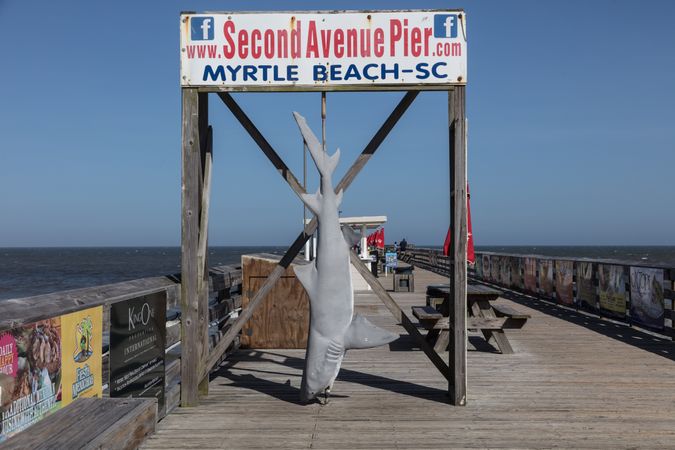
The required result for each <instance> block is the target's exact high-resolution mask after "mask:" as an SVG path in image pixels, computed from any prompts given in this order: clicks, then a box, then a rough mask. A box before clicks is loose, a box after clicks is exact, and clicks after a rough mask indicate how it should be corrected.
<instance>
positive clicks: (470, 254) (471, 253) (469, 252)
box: [443, 183, 476, 264]
mask: <svg viewBox="0 0 675 450" xmlns="http://www.w3.org/2000/svg"><path fill="white" fill-rule="evenodd" d="M466 221H467V229H468V231H469V232H468V235H469V236H468V242H467V245H466V259H467V261H469V262H470V263H471V264H473V263H475V262H476V252H475V250H474V248H473V230H472V228H471V194H470V193H469V183H467V184H466ZM451 241H452V230H451V229H450V228H449V227H448V234H446V235H445V243H444V244H443V254H444V255H445V256H448V255H449V254H450V242H451Z"/></svg>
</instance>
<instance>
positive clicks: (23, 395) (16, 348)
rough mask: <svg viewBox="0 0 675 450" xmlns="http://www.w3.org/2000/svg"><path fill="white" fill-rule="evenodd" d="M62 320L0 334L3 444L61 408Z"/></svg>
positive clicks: (0, 403) (46, 321) (0, 415)
mask: <svg viewBox="0 0 675 450" xmlns="http://www.w3.org/2000/svg"><path fill="white" fill-rule="evenodd" d="M60 400H61V319H60V318H59V317H57V318H54V319H47V320H42V321H39V322H35V323H32V324H29V325H24V326H21V327H17V328H14V329H12V330H8V331H4V332H2V333H0V442H2V441H3V440H5V439H6V438H8V437H9V436H11V435H13V434H15V433H17V432H19V431H21V430H23V429H25V428H27V427H29V426H30V425H32V424H34V423H35V422H37V421H38V420H40V419H42V418H43V417H45V416H46V415H47V414H49V413H50V412H52V411H55V410H57V409H58V408H59V407H60V406H61V401H60Z"/></svg>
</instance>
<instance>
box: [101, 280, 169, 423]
mask: <svg viewBox="0 0 675 450" xmlns="http://www.w3.org/2000/svg"><path fill="white" fill-rule="evenodd" d="M165 347H166V292H159V293H157V294H152V295H146V296H143V297H138V298H133V299H130V300H126V301H123V302H118V303H113V304H112V305H111V307H110V396H111V397H151V398H156V399H157V401H158V410H160V411H161V410H162V407H163V406H164V373H165V362H164V355H165V350H164V349H165Z"/></svg>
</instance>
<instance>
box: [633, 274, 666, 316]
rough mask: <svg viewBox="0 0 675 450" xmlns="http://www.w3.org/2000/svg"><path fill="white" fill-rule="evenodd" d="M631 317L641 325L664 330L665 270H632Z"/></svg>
mask: <svg viewBox="0 0 675 450" xmlns="http://www.w3.org/2000/svg"><path fill="white" fill-rule="evenodd" d="M630 316H631V319H632V320H633V321H634V322H637V323H639V324H642V325H646V326H648V327H651V328H657V329H663V327H664V319H665V307H664V295H663V269H652V268H647V267H631V268H630Z"/></svg>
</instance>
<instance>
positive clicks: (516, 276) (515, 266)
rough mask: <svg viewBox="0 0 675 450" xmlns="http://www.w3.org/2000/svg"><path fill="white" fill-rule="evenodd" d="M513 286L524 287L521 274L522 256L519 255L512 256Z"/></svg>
mask: <svg viewBox="0 0 675 450" xmlns="http://www.w3.org/2000/svg"><path fill="white" fill-rule="evenodd" d="M510 260H511V267H510V269H511V286H513V287H514V288H516V289H522V287H523V280H522V276H521V275H520V266H521V264H522V258H518V257H515V256H514V257H511V258H510Z"/></svg>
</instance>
